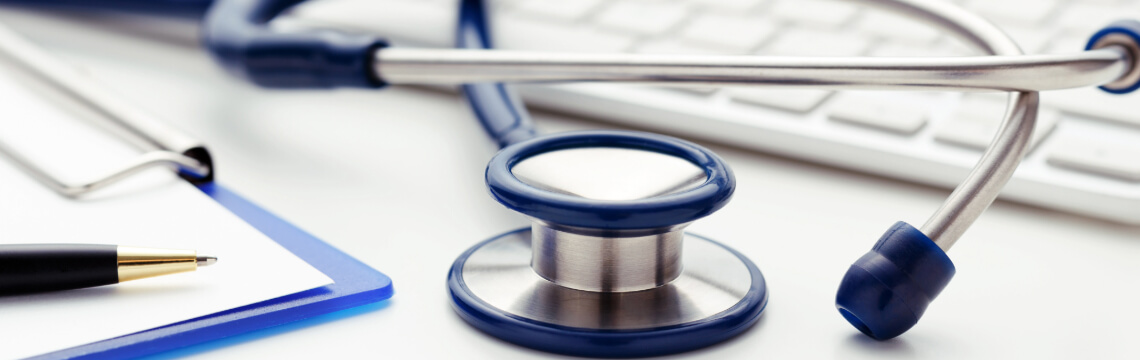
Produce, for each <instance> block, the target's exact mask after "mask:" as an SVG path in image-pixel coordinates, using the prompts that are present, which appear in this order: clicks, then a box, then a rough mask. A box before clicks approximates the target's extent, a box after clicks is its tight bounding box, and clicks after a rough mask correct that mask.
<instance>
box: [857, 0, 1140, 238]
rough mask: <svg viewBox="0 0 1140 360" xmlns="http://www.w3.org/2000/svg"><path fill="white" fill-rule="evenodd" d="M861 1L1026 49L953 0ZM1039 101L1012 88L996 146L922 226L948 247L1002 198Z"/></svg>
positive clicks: (1001, 48)
mask: <svg viewBox="0 0 1140 360" xmlns="http://www.w3.org/2000/svg"><path fill="white" fill-rule="evenodd" d="M860 1H861V2H863V3H867V4H871V5H875V6H881V7H883V8H884V9H888V10H891V11H895V12H897V13H900V14H903V15H907V16H910V17H911V18H914V19H917V20H921V21H924V22H926V23H928V24H931V25H934V26H937V27H939V28H941V29H942V30H944V31H946V32H949V33H951V34H953V35H955V36H957V37H959V38H961V39H963V40H965V41H967V42H968V43H970V44H972V45H974V46H975V47H977V48H979V49H981V50H983V51H985V52H987V53H990V54H993V55H1005V56H1020V55H1022V52H1021V48H1019V47H1018V46H1017V43H1016V42H1014V41H1013V39H1012V38H1010V37H1009V36H1008V35H1006V34H1005V33H1004V32H1002V31H1001V29H999V28H997V27H996V26H994V25H993V24H992V23H990V22H989V21H986V20H985V19H983V18H982V17H980V16H978V15H976V14H974V13H972V12H969V11H967V10H965V9H962V8H960V7H958V6H957V5H955V4H953V3H950V2H945V1H940V0H860ZM1120 60H1121V61H1124V60H1125V59H1123V58H1122V59H1120ZM1122 70H1123V69H1122ZM963 75H969V74H963ZM1036 76H1046V75H1045V74H1036ZM1090 85H1092V84H1090ZM1039 101H1040V96H1039V94H1038V93H1037V92H1034V91H1026V92H1013V93H1010V96H1009V102H1008V103H1009V105H1008V108H1007V110H1006V114H1005V118H1004V119H1003V120H1002V123H1001V125H1000V126H999V130H998V133H997V135H995V136H994V139H993V141H992V142H990V146H989V147H988V148H987V149H986V151H985V153H983V154H982V157H981V159H979V160H978V163H977V165H974V169H973V170H971V171H970V174H969V175H967V176H966V179H965V180H963V181H962V183H961V184H960V185H958V187H957V188H955V189H954V192H952V193H950V197H949V198H947V199H946V202H945V203H943V204H942V207H940V208H939V209H938V210H937V211H935V212H934V214H933V215H931V216H930V218H929V219H928V220H927V221H926V224H924V225H923V226H922V232H923V233H925V234H926V235H927V236H929V237H930V239H931V240H933V241H934V243H935V244H937V245H938V247H940V248H942V250H944V251H945V250H949V249H950V247H951V246H953V245H954V243H955V242H957V241H958V239H959V238H961V237H962V234H963V233H965V232H966V229H968V228H969V227H970V225H971V224H973V223H974V221H975V220H977V219H978V216H981V214H982V212H984V211H985V210H986V208H989V206H990V204H992V203H993V202H994V200H995V199H997V196H998V193H1000V192H1001V189H1002V188H1003V187H1005V184H1006V183H1007V182H1009V178H1010V177H1012V176H1013V172H1014V170H1017V165H1018V164H1020V163H1021V159H1022V158H1023V157H1024V156H1025V153H1026V150H1027V149H1028V145H1029V139H1030V137H1031V136H1032V135H1033V126H1034V124H1035V123H1036V122H1037V107H1038V103H1039Z"/></svg>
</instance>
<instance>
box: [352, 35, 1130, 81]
mask: <svg viewBox="0 0 1140 360" xmlns="http://www.w3.org/2000/svg"><path fill="white" fill-rule="evenodd" d="M373 68H374V69H375V72H376V74H377V75H378V76H379V77H380V79H381V80H382V81H384V82H387V83H390V84H462V83H479V82H514V83H544V82H571V81H576V82H627V83H644V84H670V85H677V84H680V85H693V86H731V85H768V86H791V87H807V88H816V89H833V90H843V89H882V90H943V91H945V90H956V91H994V90H999V91H1015V90H1034V91H1039V90H1054V89H1068V88H1076V87H1084V86H1089V85H1100V84H1105V83H1108V82H1111V81H1114V80H1116V79H1119V78H1120V77H1122V76H1123V75H1124V74H1126V73H1127V72H1128V70H1129V66H1128V53H1127V51H1126V50H1124V49H1123V48H1120V47H1116V46H1114V47H1111V48H1105V49H1098V50H1092V51H1085V52H1079V53H1074V54H1067V55H1019V56H975V57H942V58H921V57H911V58H885V57H884V58H871V57H785V56H695V55H650V54H583V53H556V52H538V51H504V50H461V49H402V48H384V49H380V50H377V51H376V53H375V56H374V63H373Z"/></svg>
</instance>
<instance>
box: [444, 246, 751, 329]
mask: <svg viewBox="0 0 1140 360" xmlns="http://www.w3.org/2000/svg"><path fill="white" fill-rule="evenodd" d="M531 253H532V251H531V232H530V231H520V232H516V233H511V234H507V235H503V236H502V237H500V238H497V239H495V240H493V241H491V242H489V243H487V244H485V245H483V246H481V247H480V248H479V249H478V250H476V251H475V252H474V253H473V254H471V256H470V257H469V258H468V259H467V261H466V264H465V265H464V266H463V271H462V281H463V282H464V283H465V284H466V285H467V287H468V288H470V289H471V293H472V294H473V295H475V296H477V297H478V298H479V299H481V300H483V301H484V302H486V303H487V304H489V305H491V306H493V307H495V308H497V309H499V310H502V311H504V312H506V313H510V314H513V315H515V316H519V317H523V318H527V319H531V320H535V321H541V322H545V323H550V324H555V325H561V326H569V327H576V328H587V329H607V330H631V329H647V328H657V327H662V326H670V325H678V324H684V323H689V322H694V321H699V320H702V319H705V318H708V317H709V316H712V315H715V314H717V313H720V312H722V311H724V310H727V309H729V308H730V307H732V306H733V305H735V304H737V303H739V302H740V301H741V300H742V299H744V296H745V295H746V294H747V293H748V291H749V288H750V286H751V283H752V274H751V273H750V272H749V270H748V268H747V267H746V266H745V265H744V263H743V262H742V261H741V260H740V259H739V258H738V257H736V255H734V254H733V253H731V252H729V251H728V250H726V249H725V248H723V247H721V246H719V245H716V244H714V243H712V242H709V241H708V240H705V239H703V238H700V237H696V236H693V235H686V236H685V240H684V255H683V256H682V259H683V261H684V263H685V268H684V270H683V271H682V272H681V275H680V276H679V277H678V278H677V279H676V280H674V281H673V282H671V283H669V284H666V285H664V286H660V287H656V288H653V289H649V290H643V291H637V292H625V293H604V292H593V291H582V290H575V289H570V288H566V287H562V286H558V285H555V284H554V283H552V282H550V281H547V280H546V279H543V278H542V277H540V276H538V274H536V273H535V272H534V271H533V270H531V266H530V262H531Z"/></svg>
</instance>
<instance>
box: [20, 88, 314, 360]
mask: <svg viewBox="0 0 1140 360" xmlns="http://www.w3.org/2000/svg"><path fill="white" fill-rule="evenodd" d="M17 75H18V73H14V72H13V71H12V69H11V68H10V67H4V66H0V143H3V144H5V145H6V146H7V147H8V148H10V149H12V150H15V151H18V152H19V153H20V154H21V155H23V156H24V157H26V158H27V159H29V160H31V161H34V162H36V163H37V164H39V165H41V166H42V167H44V168H45V170H47V171H49V172H51V173H53V174H54V175H57V176H58V177H60V178H62V179H65V180H72V181H85V180H87V179H88V178H91V177H92V176H95V175H101V174H103V173H105V172H107V171H108V169H111V168H113V167H115V166H118V165H121V164H122V163H124V162H126V161H129V160H130V159H131V158H132V157H135V156H138V154H139V152H138V150H137V149H134V148H132V147H131V146H130V145H128V144H125V143H123V142H122V141H120V140H119V139H117V138H115V137H113V136H109V135H108V134H106V133H105V132H104V131H101V129H99V128H97V127H95V126H91V124H90V123H89V121H86V120H85V119H81V118H82V117H83V116H81V114H79V113H77V112H74V111H69V110H68V109H67V106H64V105H61V103H59V102H58V101H53V100H50V98H51V96H50V94H49V93H45V92H40V91H36V90H35V89H34V84H30V83H28V82H26V81H22V80H19V76H17ZM0 243H95V244H121V245H130V246H142V247H157V248H175V249H193V250H197V251H199V252H200V253H208V254H211V255H216V256H217V257H218V258H219V261H218V263H217V264H215V265H214V266H211V267H209V268H204V269H201V270H199V271H197V272H192V273H183V274H176V275H169V276H164V277H159V278H153V279H144V280H137V281H133V282H126V283H122V284H117V285H112V286H105V287H98V288H89V289H81V290H72V291H64V292H55V293H44V294H31V295H20V296H8V297H0V339H3V345H2V346H0V358H23V357H28V356H34V355H37V354H42V353H46V352H50V351H54V350H60V349H64V348H69V347H73V346H78V345H83V344H87V343H91V342H94V341H99V340H103V339H108V338H113V337H117V336H122V335H126V334H130V333H135V332H138V331H142V330H147V329H151V328H155V327H159V326H163V325H167V324H171V323H175V322H179V321H183V320H188V319H191V318H195V317H199V316H203V315H207V314H212V313H216V312H219V311H223V310H227V309H232V308H236V307H240V306H243V305H248V304H252V303H256V302H259V301H263V300H268V299H272V298H276V297H280V296H283V295H287V294H292V293H296V292H299V291H303V290H308V289H312V288H315V287H320V286H323V285H327V284H329V283H331V282H332V280H330V279H329V278H328V277H327V276H325V275H324V274H322V273H321V272H320V271H318V270H316V269H314V268H313V267H312V266H310V265H309V264H307V263H306V262H304V261H302V260H301V259H299V258H297V257H296V256H294V255H293V254H292V253H290V252H289V251H287V250H285V249H284V248H282V247H281V246H280V245H278V244H277V243H275V242H273V241H272V240H270V239H269V238H267V237H266V236H265V235H263V234H262V233H260V232H258V231H257V230H255V229H254V228H252V227H251V226H249V225H248V224H246V223H245V222H243V221H242V220H241V219H239V218H238V217H236V216H235V215H233V214H232V213H230V212H229V211H227V210H225V209H224V208H222V207H221V205H219V204H218V203H216V202H214V201H213V200H211V199H210V198H209V197H208V196H207V195H205V194H203V193H202V192H201V191H199V190H198V189H196V188H195V187H194V186H193V185H191V184H190V183H188V182H186V181H184V180H182V179H180V178H179V177H178V176H176V175H175V174H174V173H173V172H171V171H169V170H165V169H161V168H155V169H150V170H146V171H144V172H143V173H140V174H137V175H135V176H132V177H130V178H129V179H126V180H124V181H123V182H120V183H117V184H114V185H112V186H110V187H108V188H106V189H102V190H100V191H99V192H97V193H93V194H90V195H88V196H83V197H80V198H78V199H69V198H66V197H64V196H61V195H59V194H57V193H56V192H54V191H52V190H51V189H49V188H48V187H45V186H44V185H43V184H41V183H39V182H37V181H36V180H34V179H33V178H31V177H30V176H29V175H28V174H27V173H25V172H22V171H21V170H20V169H19V168H17V167H16V166H15V165H14V163H13V162H12V161H11V160H10V159H9V158H7V157H5V156H2V155H0Z"/></svg>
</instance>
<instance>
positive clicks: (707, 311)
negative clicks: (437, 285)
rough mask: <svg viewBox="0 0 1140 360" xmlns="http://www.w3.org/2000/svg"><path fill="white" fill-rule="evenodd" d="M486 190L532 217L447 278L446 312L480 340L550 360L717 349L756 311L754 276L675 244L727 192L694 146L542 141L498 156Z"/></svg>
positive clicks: (710, 251)
mask: <svg viewBox="0 0 1140 360" xmlns="http://www.w3.org/2000/svg"><path fill="white" fill-rule="evenodd" d="M647 174H648V176H646V175H647ZM631 179H632V180H631ZM487 183H488V185H489V186H490V188H491V193H492V195H493V196H494V197H495V199H497V200H499V201H500V202H502V203H503V204H504V205H506V206H508V207H510V208H511V209H513V210H516V211H519V212H522V213H524V214H526V215H528V216H530V217H531V218H532V219H533V222H532V224H531V228H530V229H520V230H516V231H513V232H510V233H507V234H503V235H500V236H497V237H495V238H493V239H490V240H487V241H485V242H483V243H481V244H478V245H476V246H475V247H473V248H471V249H470V250H468V251H467V252H466V253H464V254H463V255H461V256H460V257H459V259H457V260H456V261H455V263H454V265H453V266H452V270H451V273H450V276H449V278H448V287H449V290H450V291H451V294H452V297H453V300H454V304H455V307H456V309H457V312H458V313H459V314H460V315H461V316H462V317H463V318H464V319H465V320H467V321H468V322H469V323H471V324H472V325H474V326H475V327H477V328H479V329H481V330H483V331H485V332H487V333H490V334H492V335H495V336H497V337H500V338H503V339H505V340H507V341H510V342H514V343H517V344H520V345H523V346H528V347H532V348H536V349H540V350H545V351H551V352H557V353H563V354H571V355H581V356H604V357H631V356H652V355H662V354H670V353H676V352H681V351H686V350H691V349H696V348H700V347H704V346H708V345H711V344H714V343H717V342H720V341H723V340H725V339H728V338H729V337H732V336H734V335H736V334H738V333H740V332H742V331H744V330H746V329H747V328H748V327H749V326H750V325H751V324H753V323H755V321H756V320H757V319H758V317H759V316H760V313H761V312H762V311H763V309H764V307H765V306H766V305H767V301H768V297H767V289H766V285H765V283H764V278H763V276H762V275H761V274H760V270H759V269H758V268H757V267H756V265H755V264H753V263H752V262H751V261H749V260H748V259H747V258H745V257H744V256H742V255H740V254H739V253H737V252H735V251H733V250H732V249H729V248H727V247H725V246H723V245H721V244H718V243H716V242H713V241H711V240H708V239H705V238H702V237H699V236H696V235H692V234H687V233H685V232H684V229H685V227H686V226H687V225H688V224H689V223H691V222H692V221H694V220H697V219H699V218H701V217H704V216H706V215H708V214H710V213H712V212H713V211H716V210H717V209H719V208H721V207H723V206H724V205H725V203H727V201H728V199H729V198H730V197H731V195H732V192H733V190H734V184H735V183H734V179H733V176H732V173H731V171H729V169H728V167H727V166H725V165H724V162H723V161H722V160H721V159H719V158H718V157H717V156H716V155H714V154H713V153H712V152H710V151H708V150H706V149H704V148H701V147H700V146H697V145H695V144H692V143H688V142H685V141H682V140H678V139H674V138H670V137H666V136H661V135H654V134H645V133H637V132H621V131H590V132H574V133H561V134H555V135H548V136H543V137H539V138H536V139H533V140H528V141H524V142H521V143H518V144H515V145H511V146H509V147H507V148H506V149H504V150H503V151H501V152H500V153H499V154H498V155H496V156H495V158H494V159H492V160H491V163H490V165H488V169H487Z"/></svg>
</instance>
